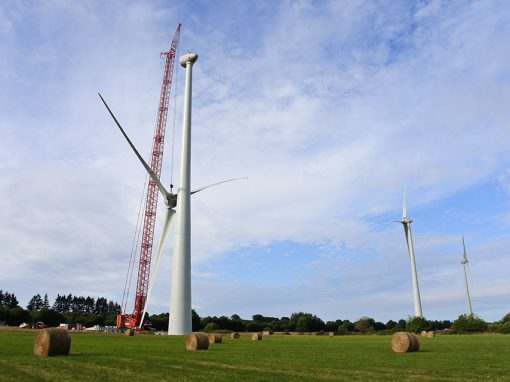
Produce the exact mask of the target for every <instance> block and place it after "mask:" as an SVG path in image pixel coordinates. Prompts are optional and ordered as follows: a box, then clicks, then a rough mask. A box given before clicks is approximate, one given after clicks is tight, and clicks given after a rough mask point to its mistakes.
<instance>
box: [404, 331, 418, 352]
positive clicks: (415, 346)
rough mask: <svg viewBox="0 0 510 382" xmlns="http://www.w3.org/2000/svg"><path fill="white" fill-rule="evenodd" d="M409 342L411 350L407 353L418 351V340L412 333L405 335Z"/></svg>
mask: <svg viewBox="0 0 510 382" xmlns="http://www.w3.org/2000/svg"><path fill="white" fill-rule="evenodd" d="M407 334H408V335H409V337H410V340H411V349H410V350H409V351H418V350H420V340H419V339H418V336H417V335H416V334H414V333H407Z"/></svg>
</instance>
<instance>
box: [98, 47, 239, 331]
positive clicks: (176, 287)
mask: <svg viewBox="0 0 510 382" xmlns="http://www.w3.org/2000/svg"><path fill="white" fill-rule="evenodd" d="M197 59H198V55H197V54H196V53H193V52H188V53H186V54H184V55H183V56H181V57H180V59H179V62H180V64H181V65H182V66H183V67H184V68H186V84H185V90H184V110H183V132H182V151H181V173H180V184H179V189H178V191H177V195H175V194H173V193H172V192H171V191H167V190H166V189H165V187H164V186H163V184H162V183H161V181H160V180H159V179H158V177H157V176H156V174H155V173H154V171H152V169H151V168H150V166H149V165H148V164H147V162H145V160H144V159H143V157H142V156H141V155H140V153H139V152H138V150H137V149H136V148H135V146H134V145H133V143H132V142H131V140H130V139H129V137H128V136H127V134H126V133H125V131H124V129H123V128H122V126H121V125H120V123H119V122H118V121H117V118H115V115H114V114H113V112H112V111H111V110H110V108H109V107H108V105H107V104H106V101H105V100H104V99H103V97H102V96H101V94H99V97H100V98H101V100H102V101H103V103H104V105H105V106H106V108H107V109H108V112H109V113H110V115H111V116H112V118H113V120H114V121H115V124H116V125H117V127H118V128H119V129H120V131H121V132H122V135H124V137H125V138H126V140H127V142H128V143H129V145H130V146H131V149H132V150H133V151H134V153H135V155H136V156H137V158H138V160H139V161H140V162H141V163H142V165H143V167H144V168H145V170H146V171H147V173H148V174H149V176H150V177H151V179H152V180H153V181H154V183H155V184H156V186H157V188H158V190H159V191H160V192H161V194H162V195H163V198H164V201H165V204H166V206H167V213H166V217H165V222H164V224H163V229H162V232H161V237H160V242H159V247H158V250H157V254H156V264H155V267H154V270H153V272H152V274H151V277H150V281H149V288H148V292H147V299H146V302H145V307H144V311H143V314H142V317H144V316H145V312H146V310H147V306H148V304H149V299H150V295H151V291H152V286H153V284H154V280H155V278H156V273H157V269H158V265H159V259H160V256H161V252H162V250H163V247H164V244H165V241H166V237H167V235H168V232H169V231H170V227H171V225H172V220H173V218H174V216H176V215H177V222H176V230H175V242H174V257H173V266H172V291H171V301H170V302H171V305H170V322H169V325H168V334H170V335H182V334H188V333H189V332H191V208H190V207H191V206H190V204H191V203H190V199H191V198H190V197H191V195H193V194H195V193H197V192H200V191H202V190H205V189H206V188H209V187H212V186H216V185H218V184H221V183H226V182H231V181H233V180H238V179H247V178H234V179H228V180H223V181H221V182H217V183H213V184H210V185H207V186H204V187H200V188H198V189H196V190H193V191H192V190H191V188H190V184H191V180H190V172H191V171H190V170H191V74H192V73H191V71H192V67H193V64H194V63H195V62H196V61H197ZM142 323H143V320H142V322H141V323H140V327H141V326H142Z"/></svg>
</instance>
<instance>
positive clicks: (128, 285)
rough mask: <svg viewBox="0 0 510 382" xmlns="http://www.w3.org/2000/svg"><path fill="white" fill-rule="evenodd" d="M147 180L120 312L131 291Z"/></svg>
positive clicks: (124, 308) (137, 220) (123, 309)
mask: <svg viewBox="0 0 510 382" xmlns="http://www.w3.org/2000/svg"><path fill="white" fill-rule="evenodd" d="M147 180H148V175H145V182H144V186H143V189H142V197H141V198H140V206H139V207H138V215H137V217H136V226H135V233H134V235H133V243H132V245H131V254H130V257H129V265H128V270H127V274H126V280H125V282H124V293H123V294H122V305H121V309H122V312H126V311H127V303H128V299H129V292H130V290H131V280H132V278H133V272H134V269H135V261H134V259H135V255H136V252H137V249H138V243H139V242H140V234H141V232H142V230H141V226H142V219H141V216H142V207H143V206H144V203H143V201H144V199H145V190H146V188H147Z"/></svg>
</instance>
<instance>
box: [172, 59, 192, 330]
mask: <svg viewBox="0 0 510 382" xmlns="http://www.w3.org/2000/svg"><path fill="white" fill-rule="evenodd" d="M197 59H198V55H197V54H196V53H192V52H188V53H186V54H184V55H183V56H181V57H180V59H179V63H180V64H181V66H183V67H184V68H186V85H185V90H184V110H183V120H182V149H181V174H180V183H179V189H178V191H177V206H178V207H177V209H176V210H177V211H176V221H175V243H174V245H175V247H174V248H175V249H174V256H173V262H172V291H171V295H170V322H169V324H168V334H169V335H182V334H188V333H190V332H191V208H190V207H191V206H190V199H191V184H190V172H191V171H190V170H191V77H192V76H191V74H192V68H193V64H194V63H195V62H196V61H197Z"/></svg>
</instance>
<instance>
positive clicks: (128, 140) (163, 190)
mask: <svg viewBox="0 0 510 382" xmlns="http://www.w3.org/2000/svg"><path fill="white" fill-rule="evenodd" d="M97 94H99V97H100V98H101V101H103V103H104V105H105V106H106V109H108V112H109V113H110V115H111V116H112V118H113V120H114V121H115V123H116V124H117V127H118V128H119V130H120V132H121V133H122V135H124V138H126V141H127V142H128V143H129V146H131V148H132V149H133V151H134V152H135V155H136V156H137V157H138V159H139V160H140V162H141V163H142V166H143V167H144V168H145V170H146V171H147V172H148V173H149V176H150V177H151V179H152V181H153V182H154V183H155V184H156V187H158V190H159V191H160V192H161V194H162V195H163V197H164V198H165V203H167V204H168V198H169V196H170V193H169V192H168V191H167V190H166V189H165V187H164V186H163V184H161V182H160V180H159V179H158V177H157V176H156V174H155V173H154V171H152V169H151V168H150V166H149V165H148V164H147V162H145V160H144V159H143V158H142V156H141V155H140V153H139V152H138V150H137V149H136V147H135V146H134V145H133V143H132V142H131V140H130V139H129V137H128V136H127V134H126V132H125V131H124V129H123V128H122V126H121V125H120V123H119V121H117V118H115V115H113V113H112V111H111V110H110V108H109V107H108V104H107V103H106V101H105V100H104V98H103V97H102V96H101V94H100V93H97Z"/></svg>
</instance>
